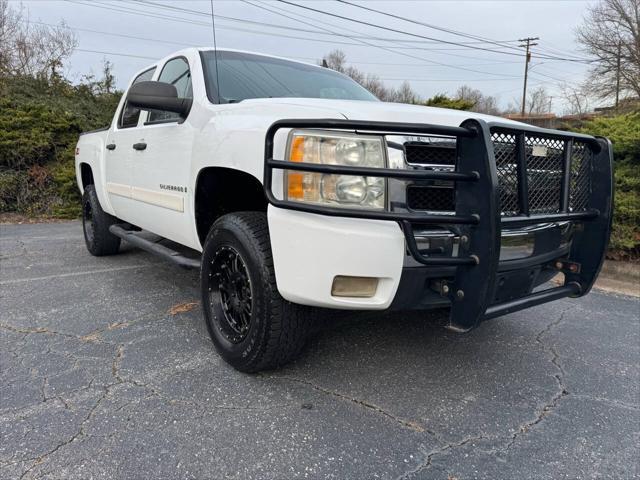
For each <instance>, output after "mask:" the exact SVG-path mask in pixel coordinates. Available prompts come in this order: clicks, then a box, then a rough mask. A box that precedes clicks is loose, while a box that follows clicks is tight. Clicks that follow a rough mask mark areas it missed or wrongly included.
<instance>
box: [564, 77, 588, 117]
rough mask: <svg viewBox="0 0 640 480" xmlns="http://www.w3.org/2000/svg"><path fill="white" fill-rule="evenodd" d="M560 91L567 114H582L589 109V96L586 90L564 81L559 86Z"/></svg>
mask: <svg viewBox="0 0 640 480" xmlns="http://www.w3.org/2000/svg"><path fill="white" fill-rule="evenodd" d="M560 92H561V95H562V98H563V99H564V101H565V103H566V105H567V107H566V109H565V113H566V114H568V115H582V114H585V113H587V112H588V111H589V108H590V98H589V93H588V90H587V89H585V88H582V87H572V86H570V85H568V84H566V83H564V84H562V85H561V86H560Z"/></svg>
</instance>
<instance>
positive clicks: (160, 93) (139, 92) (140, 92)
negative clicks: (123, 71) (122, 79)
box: [127, 81, 192, 117]
mask: <svg viewBox="0 0 640 480" xmlns="http://www.w3.org/2000/svg"><path fill="white" fill-rule="evenodd" d="M127 103H128V104H129V105H131V106H133V107H138V108H141V109H143V110H164V111H168V112H175V113H179V114H180V115H181V116H183V117H184V116H186V115H187V114H188V113H189V110H190V109H191V103H192V100H191V99H190V98H178V91H177V90H176V87H175V86H174V85H171V84H170V83H165V82H153V81H146V82H139V83H136V84H135V85H132V86H131V88H130V89H129V92H128V93H127Z"/></svg>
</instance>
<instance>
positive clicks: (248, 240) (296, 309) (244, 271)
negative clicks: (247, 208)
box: [200, 212, 311, 372]
mask: <svg viewBox="0 0 640 480" xmlns="http://www.w3.org/2000/svg"><path fill="white" fill-rule="evenodd" d="M200 283H201V291H202V306H203V310H204V315H205V319H206V322H207V328H208V330H209V334H210V336H211V339H212V341H213V343H214V345H215V347H216V349H217V350H218V352H219V353H220V355H221V356H222V358H223V359H224V360H225V361H226V362H227V363H229V364H230V365H232V366H233V367H234V368H236V369H237V370H240V371H243V372H257V371H260V370H268V369H272V368H277V367H279V366H281V365H284V364H285V363H288V362H290V361H291V360H293V359H295V358H296V357H297V356H298V355H299V353H300V351H301V350H302V348H303V346H304V344H305V342H306V339H307V337H308V332H309V326H310V323H311V318H310V317H311V316H310V315H309V314H310V311H311V309H310V308H309V307H304V306H301V305H295V304H293V303H290V302H288V301H286V300H285V299H283V298H282V296H281V295H280V293H279V292H278V289H277V286H276V279H275V272H274V269H273V258H272V255H271V243H270V240H269V229H268V226H267V217H266V214H264V213H262V212H240V213H232V214H228V215H224V216H222V217H220V218H219V219H218V220H217V221H216V222H215V223H214V224H213V226H212V227H211V230H210V231H209V234H208V235H207V239H206V241H205V245H204V250H203V255H202V268H201V271H200Z"/></svg>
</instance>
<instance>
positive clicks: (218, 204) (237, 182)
mask: <svg viewBox="0 0 640 480" xmlns="http://www.w3.org/2000/svg"><path fill="white" fill-rule="evenodd" d="M268 203H269V202H268V201H267V198H266V196H265V194H264V189H263V187H262V182H261V181H260V180H259V179H258V178H257V177H256V176H255V175H253V174H251V173H248V172H246V171H243V170H238V169H235V168H228V167H205V168H203V169H201V170H200V171H199V172H198V175H197V177H196V183H195V190H194V215H195V225H196V230H197V234H198V239H199V241H200V244H201V245H204V241H205V239H206V237H207V234H208V233H209V230H210V229H211V225H213V223H214V222H215V221H216V220H217V219H218V218H220V217H221V216H222V215H225V214H227V213H232V212H242V211H259V212H266V211H267V205H268Z"/></svg>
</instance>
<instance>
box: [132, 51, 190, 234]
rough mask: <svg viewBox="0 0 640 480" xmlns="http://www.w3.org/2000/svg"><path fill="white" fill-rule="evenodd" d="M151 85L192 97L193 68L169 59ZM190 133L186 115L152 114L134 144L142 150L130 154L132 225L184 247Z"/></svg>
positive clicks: (187, 230)
mask: <svg viewBox="0 0 640 480" xmlns="http://www.w3.org/2000/svg"><path fill="white" fill-rule="evenodd" d="M155 80H157V81H160V82H165V83H169V84H172V85H174V86H175V87H176V90H177V91H178V97H180V98H193V87H192V82H191V69H190V66H189V62H188V60H187V58H185V57H183V56H180V57H175V58H172V59H170V60H168V61H167V62H166V63H165V64H164V66H163V67H162V69H161V71H160V74H159V75H158V76H157V78H156V79H155ZM194 133H195V130H194V127H193V126H192V125H191V122H190V121H189V116H188V115H187V117H186V118H182V117H180V115H179V114H177V113H173V112H166V111H157V110H152V111H150V112H148V114H146V121H145V122H144V124H142V125H141V126H140V127H139V128H138V129H137V137H136V140H135V142H133V143H138V144H139V145H141V146H143V147H140V148H143V149H140V150H131V152H132V168H133V175H132V182H131V186H132V198H133V199H134V201H135V202H136V207H135V216H136V218H135V222H134V223H135V224H136V225H138V226H139V227H141V228H143V229H145V230H149V231H151V232H153V233H156V234H158V235H160V236H162V237H165V238H169V239H171V240H174V241H176V242H178V243H181V244H183V245H190V244H191V243H192V242H193V227H192V221H191V219H192V214H191V213H190V208H191V207H190V205H191V202H190V200H189V198H190V197H191V195H192V193H193V192H191V191H190V187H189V183H190V175H191V169H190V159H191V150H192V148H193V139H194Z"/></svg>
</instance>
